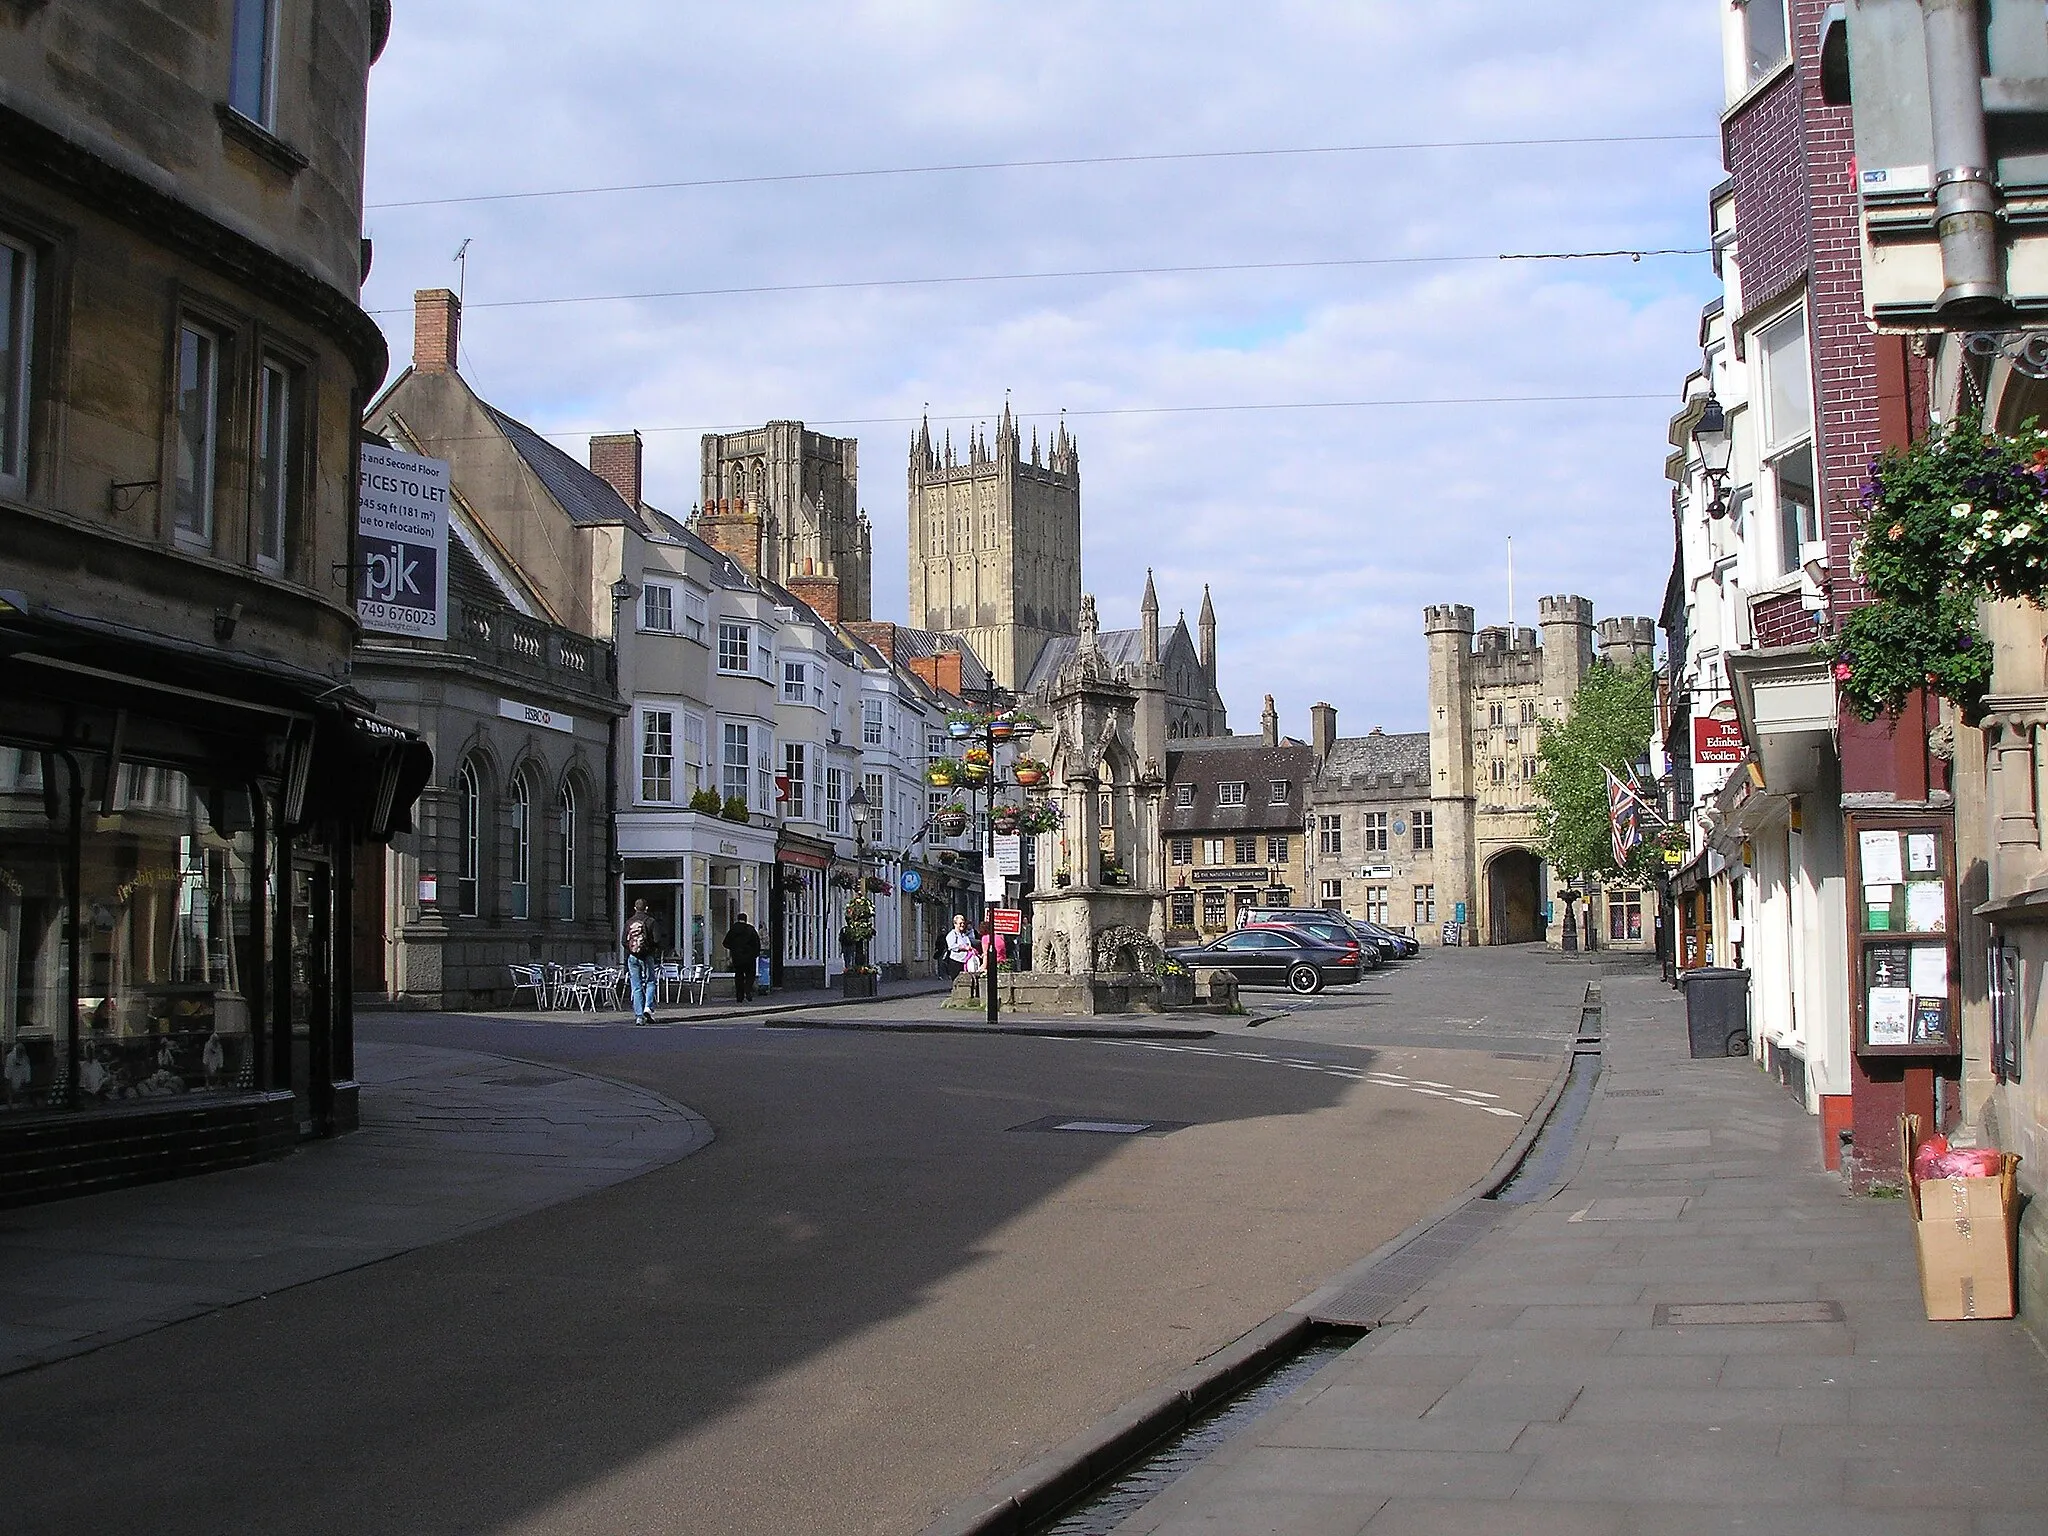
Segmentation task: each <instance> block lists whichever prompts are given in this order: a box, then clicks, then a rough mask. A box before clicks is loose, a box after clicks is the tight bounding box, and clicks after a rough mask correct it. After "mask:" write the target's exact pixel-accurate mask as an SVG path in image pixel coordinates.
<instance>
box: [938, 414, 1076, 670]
mask: <svg viewBox="0 0 2048 1536" xmlns="http://www.w3.org/2000/svg"><path fill="white" fill-rule="evenodd" d="M909 543H910V619H911V622H912V623H913V624H914V625H915V626H917V627H919V628H923V629H937V630H946V631H949V632H951V633H953V634H957V635H960V636H961V637H962V638H964V639H965V640H966V641H967V643H968V644H969V645H971V646H972V647H973V648H974V652H975V654H976V655H977V656H979V657H981V658H982V660H983V661H984V662H986V663H987V664H988V668H989V670H990V671H991V672H993V673H994V674H995V678H996V681H997V682H999V683H1000V684H1002V685H1003V686H1004V687H1005V688H1021V687H1023V686H1024V685H1025V682H1026V680H1027V679H1028V678H1029V677H1030V675H1031V670H1032V667H1033V665H1034V664H1035V663H1036V662H1037V660H1038V657H1039V653H1040V652H1041V651H1043V650H1044V649H1045V645H1046V642H1047V641H1049V640H1052V639H1053V638H1055V637H1056V636H1072V635H1074V634H1075V633H1076V632H1077V630H1076V624H1077V617H1078V615H1079V612H1080V606H1081V454H1080V450H1079V448H1078V447H1076V446H1075V443H1074V440H1073V438H1071V437H1070V436H1068V434H1067V429H1066V426H1065V424H1064V423H1062V424H1061V426H1060V428H1059V430H1058V432H1057V433H1056V434H1055V435H1054V436H1053V439H1052V442H1051V443H1050V445H1049V446H1048V448H1047V449H1046V450H1043V451H1042V450H1041V449H1040V447H1039V441H1038V432H1037V429H1036V428H1033V429H1032V433H1031V447H1030V450H1029V456H1028V457H1027V456H1026V451H1025V448H1024V445H1023V442H1022V439H1021V436H1020V434H1019V432H1018V428H1017V423H1016V421H1015V419H1014V418H1013V417H1012V416H1011V414H1010V408H1009V407H1008V406H1007V405H1005V406H1004V407H1003V415H1002V419H1001V421H999V422H998V423H997V425H996V431H995V439H994V441H993V443H991V442H990V440H989V439H988V437H987V436H985V435H984V434H982V433H980V432H974V433H971V434H970V435H969V437H968V441H967V457H966V458H965V460H961V459H959V458H957V457H956V455H955V452H954V448H953V440H952V436H951V434H950V433H949V434H947V436H946V438H945V440H944V441H943V443H942V444H934V443H933V442H932V435H931V427H930V424H929V423H926V424H924V425H922V426H920V427H919V428H918V432H917V436H916V437H914V438H913V439H912V440H911V444H910V540H909Z"/></svg>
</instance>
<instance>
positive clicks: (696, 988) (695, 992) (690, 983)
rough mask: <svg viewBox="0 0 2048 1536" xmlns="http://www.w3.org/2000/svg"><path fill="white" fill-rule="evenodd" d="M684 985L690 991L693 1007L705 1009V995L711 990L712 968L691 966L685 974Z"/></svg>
mask: <svg viewBox="0 0 2048 1536" xmlns="http://www.w3.org/2000/svg"><path fill="white" fill-rule="evenodd" d="M683 985H685V986H686V987H688V988H689V989H690V1004H691V1006H692V1007H696V1008H701V1007H703V1006H704V994H705V993H706V992H708V991H710V989H711V967H710V966H708V965H693V966H691V967H690V968H689V969H688V970H687V971H685V972H684V973H683Z"/></svg>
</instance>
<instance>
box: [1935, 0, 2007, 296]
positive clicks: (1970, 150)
mask: <svg viewBox="0 0 2048 1536" xmlns="http://www.w3.org/2000/svg"><path fill="white" fill-rule="evenodd" d="M1921 25H1922V28H1923V29H1924V31H1925V33H1926V38H1927V102H1928V107H1929V109H1930V111H1931V113H1932V115H1933V121H1934V166H1935V170H1934V189H1935V190H1934V228H1935V233H1936V234H1937V235H1938V236H1939V237H1940V240H1941V277H1942V292H1941V297H1940V298H1939V299H1938V300H1936V301H1935V308H1936V309H1937V310H1939V311H1940V312H1941V313H1942V315H1943V316H1945V317H1953V318H1956V319H1968V318H1971V317H1973V316H1978V315H1984V314H1989V313H1995V312H1997V311H2000V310H2003V309H2005V308H2007V307H2008V306H2007V300H2006V294H2005V279H2004V276H2003V274H2002V272H2001V271H2000V267H2001V258H2000V253H1999V247H1998V191H1997V188H1996V187H1995V186H1994V185H1993V184H1992V180H1991V155H1990V151H1989V149H1988V148H1987V146H1986V144H1985V139H1984V66H1983V61H1982V59H1981V58H1980V57H1979V53H1978V49H1979V41H1980V38H1981V36H1982V31H1981V28H1980V27H1979V25H1978V20H1977V0H1921Z"/></svg>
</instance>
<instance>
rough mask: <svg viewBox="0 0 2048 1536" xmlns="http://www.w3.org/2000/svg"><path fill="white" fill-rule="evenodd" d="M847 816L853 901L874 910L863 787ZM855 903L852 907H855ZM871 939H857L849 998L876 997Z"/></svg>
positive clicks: (845, 982) (845, 987)
mask: <svg viewBox="0 0 2048 1536" xmlns="http://www.w3.org/2000/svg"><path fill="white" fill-rule="evenodd" d="M846 811H847V815H848V816H850V817H851V818H852V820H853V899H854V901H857V902H867V903H868V905H869V906H870V907H872V906H873V904H874V903H873V902H872V900H870V898H869V896H868V816H869V815H870V808H869V806H868V797H867V791H866V789H865V788H863V787H862V786H861V785H859V784H856V785H854V786H853V793H852V794H851V795H849V796H848V797H847V800H846ZM852 905H853V903H852V902H849V903H848V906H849V907H851V906H852ZM847 926H848V927H850V928H851V927H855V926H856V923H855V920H854V919H852V918H849V919H848V922H847ZM868 942H869V941H868V939H866V938H863V937H862V936H861V935H860V934H859V933H858V932H856V933H855V934H854V938H853V964H852V965H851V966H850V967H849V968H848V970H847V973H846V976H845V977H844V978H843V979H842V980H841V982H840V990H841V991H842V992H843V993H845V994H846V995H847V996H848V997H855V996H862V997H872V996H873V995H874V987H875V982H874V978H873V977H872V976H870V975H869V974H868Z"/></svg>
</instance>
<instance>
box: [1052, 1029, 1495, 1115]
mask: <svg viewBox="0 0 2048 1536" xmlns="http://www.w3.org/2000/svg"><path fill="white" fill-rule="evenodd" d="M1054 1038H1064V1039H1068V1040H1072V1041H1075V1042H1076V1043H1079V1044H1083V1045H1119V1046H1135V1047H1136V1048H1137V1049H1139V1050H1141V1051H1174V1052H1177V1053H1179V1054H1181V1055H1186V1056H1221V1057H1227V1058H1229V1059H1230V1060H1233V1061H1261V1062H1265V1063H1266V1064H1267V1065H1269V1066H1275V1067H1292V1068H1293V1069H1294V1070H1295V1071H1297V1072H1321V1073H1323V1074H1325V1075H1326V1076H1329V1077H1341V1078H1343V1079H1345V1080H1346V1081H1347V1082H1353V1083H1371V1084H1373V1085H1375V1086H1376V1087H1380V1088H1398V1089H1401V1090H1403V1091H1404V1092H1407V1093H1419V1094H1422V1095H1424V1096H1425V1097H1428V1098H1432V1099H1442V1100H1444V1101H1445V1102H1447V1103H1451V1104H1463V1105H1464V1106H1465V1107H1466V1108H1468V1109H1478V1110H1484V1111H1485V1112H1486V1113H1487V1114H1489V1115H1505V1116H1506V1117H1507V1118H1509V1119H1511V1120H1520V1119H1522V1118H1524V1117H1523V1116H1522V1115H1520V1114H1518V1113H1517V1112H1516V1111H1514V1110H1512V1109H1504V1108H1502V1107H1501V1106H1500V1105H1498V1104H1488V1103H1484V1102H1482V1101H1484V1100H1486V1099H1498V1098H1499V1097H1500V1095H1499V1094H1497V1093H1488V1092H1486V1091H1485V1090H1484V1089H1482V1088H1460V1087H1458V1086H1457V1085H1456V1084H1453V1083H1439V1082H1435V1081H1433V1080H1431V1079H1429V1078H1409V1077H1403V1076H1402V1075H1401V1074H1399V1073H1397V1072H1367V1071H1363V1070H1361V1069H1360V1068H1357V1067H1347V1066H1341V1065H1339V1064H1337V1063H1335V1062H1325V1061H1310V1060H1308V1059H1307V1058H1306V1057H1301V1056H1273V1055H1267V1054H1266V1053H1264V1052H1261V1051H1226V1050H1222V1049H1219V1048H1218V1047H1216V1046H1209V1045H1171V1044H1168V1043H1166V1042H1165V1041H1160V1040H1105V1039H1101V1038H1090V1037H1087V1036H1079V1035H1068V1036H1055V1037H1054Z"/></svg>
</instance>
